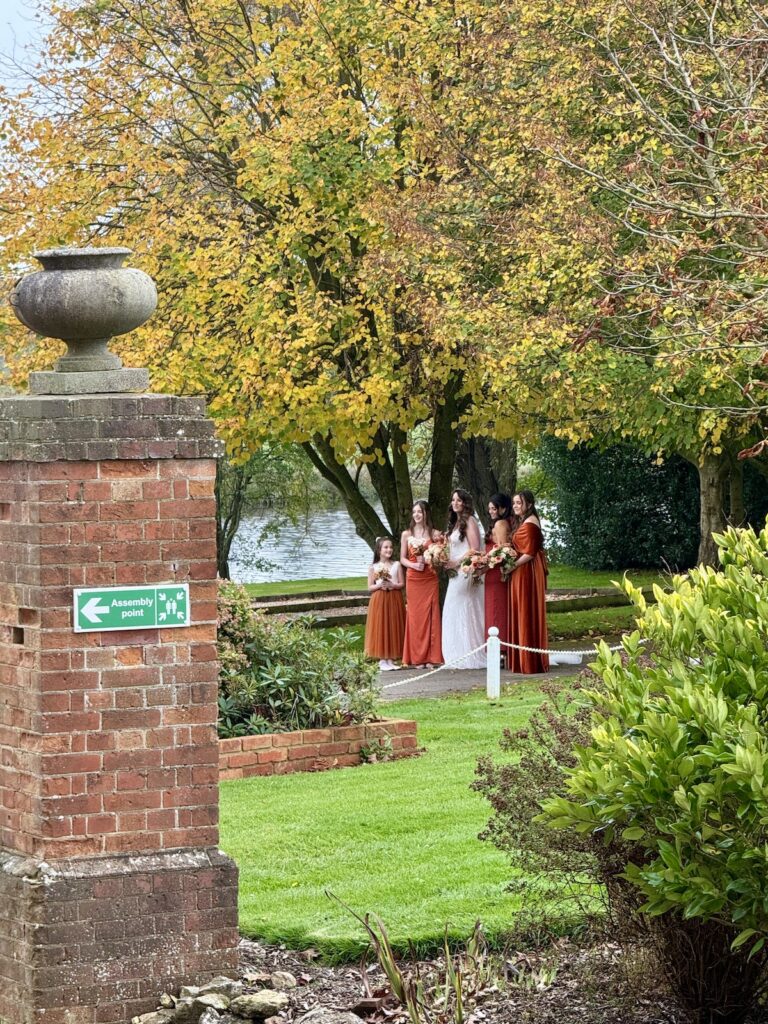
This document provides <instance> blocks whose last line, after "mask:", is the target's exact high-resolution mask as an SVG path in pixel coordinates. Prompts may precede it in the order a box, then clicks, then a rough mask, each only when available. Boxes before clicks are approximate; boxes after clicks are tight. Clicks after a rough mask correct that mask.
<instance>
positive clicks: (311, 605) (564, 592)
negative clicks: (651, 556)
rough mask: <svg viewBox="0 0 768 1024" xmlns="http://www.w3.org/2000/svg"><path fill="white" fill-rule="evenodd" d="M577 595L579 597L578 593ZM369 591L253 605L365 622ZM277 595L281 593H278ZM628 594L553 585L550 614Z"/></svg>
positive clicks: (613, 601)
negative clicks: (554, 586) (555, 586)
mask: <svg viewBox="0 0 768 1024" xmlns="http://www.w3.org/2000/svg"><path fill="white" fill-rule="evenodd" d="M643 594H644V595H645V597H646V599H650V600H653V591H652V589H651V588H650V587H644V588H643ZM574 595H576V596H574ZM369 596H370V595H369V594H368V593H367V592H366V591H349V592H347V593H346V594H345V593H343V592H341V591H331V592H326V593H323V594H320V595H317V596H313V595H302V596H298V595H297V596H289V595H285V596H284V598H283V599H282V600H281V601H280V603H278V601H277V600H274V599H273V600H270V601H269V602H267V603H262V602H261V601H260V600H259V601H254V602H253V607H254V608H256V609H258V610H260V611H263V612H265V613H266V614H267V615H290V616H292V617H295V616H298V615H313V616H317V618H318V620H319V622H318V623H316V624H317V625H320V624H325V622H326V620H333V624H337V623H338V624H339V625H341V624H344V625H353V624H356V623H359V622H365V611H364V610H363V609H366V608H367V607H368V601H369ZM274 597H275V598H277V597H278V595H274ZM628 603H629V602H628V601H627V598H626V597H625V595H624V594H622V593H620V592H619V591H617V590H614V589H612V588H609V587H601V588H592V589H591V590H590V589H586V588H582V589H576V588H573V589H565V588H562V587H561V588H553V589H552V590H551V591H548V594H547V614H548V615H558V614H561V613H563V612H575V611H585V610H587V609H589V608H617V607H620V606H621V605H625V604H628Z"/></svg>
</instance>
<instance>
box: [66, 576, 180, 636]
mask: <svg viewBox="0 0 768 1024" xmlns="http://www.w3.org/2000/svg"><path fill="white" fill-rule="evenodd" d="M74 612H75V614H74V621H75V632H76V633H89V632H94V631H97V630H99V631H102V632H106V631H108V630H114V629H152V628H154V627H158V626H159V627H161V628H163V629H167V628H168V627H169V626H188V625H189V584H188V583H166V584H162V585H159V586H146V587H94V588H90V589H83V588H78V589H77V590H75V592H74Z"/></svg>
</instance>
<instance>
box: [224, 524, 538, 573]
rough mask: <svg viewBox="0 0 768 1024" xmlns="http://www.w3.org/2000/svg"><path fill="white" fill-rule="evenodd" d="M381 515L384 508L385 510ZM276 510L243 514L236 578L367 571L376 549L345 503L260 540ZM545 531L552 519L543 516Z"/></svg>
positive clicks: (233, 561) (234, 558) (233, 560)
mask: <svg viewBox="0 0 768 1024" xmlns="http://www.w3.org/2000/svg"><path fill="white" fill-rule="evenodd" d="M379 514H380V515H381V511H380V510H379ZM273 521H274V516H273V515H272V514H268V515H265V514H264V513H261V514H256V515H251V516H247V517H243V520H242V522H241V524H240V529H239V531H238V534H237V537H236V538H235V541H234V543H233V545H232V553H231V557H230V560H229V565H230V571H231V573H232V579H233V580H237V582H238V583H272V582H275V581H277V580H310V579H319V578H321V577H330V578H331V579H333V578H337V577H342V576H364V575H365V573H366V572H367V571H368V565H369V564H370V561H371V549H370V548H369V547H368V545H367V544H366V543H365V541H363V540H361V539H360V538H359V537H358V535H357V534H356V533H355V528H354V526H353V525H352V520H351V519H350V518H349V515H348V514H347V512H346V511H345V510H344V509H333V510H330V511H324V512H316V513H315V514H314V515H313V517H312V519H311V520H309V521H308V522H307V523H305V522H303V521H302V522H300V523H299V524H298V525H296V526H294V525H293V524H292V523H290V522H287V521H286V523H285V525H284V526H283V527H282V528H281V530H280V531H279V533H278V534H277V535H276V536H268V537H266V538H264V539H263V540H261V541H259V537H260V536H261V532H262V530H263V528H264V527H265V526H266V525H267V524H268V523H270V522H273ZM542 526H543V527H544V531H545V534H546V535H547V536H551V531H550V524H549V523H548V522H547V520H546V518H545V517H544V516H542Z"/></svg>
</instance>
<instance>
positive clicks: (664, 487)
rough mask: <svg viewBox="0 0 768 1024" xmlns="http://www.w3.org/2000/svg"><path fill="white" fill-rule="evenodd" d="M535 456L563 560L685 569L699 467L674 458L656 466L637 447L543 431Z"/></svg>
mask: <svg viewBox="0 0 768 1024" xmlns="http://www.w3.org/2000/svg"><path fill="white" fill-rule="evenodd" d="M536 460H537V462H538V463H539V465H540V466H541V467H542V469H543V470H544V471H545V472H546V474H547V477H548V478H549V481H550V489H551V493H550V496H549V500H548V501H547V502H546V506H547V516H548V517H549V518H551V519H552V521H553V525H554V527H555V530H554V534H555V536H554V538H553V540H554V541H555V543H554V545H553V546H554V547H555V549H556V554H557V556H558V558H559V559H560V560H562V561H563V562H565V563H566V564H568V565H575V566H580V567H582V568H585V569H629V568H657V567H659V568H661V567H664V566H669V567H671V568H673V569H685V568H687V567H688V566H690V565H693V564H694V563H695V561H696V554H697V550H698V543H699V484H698V474H697V472H696V469H695V468H694V467H693V466H692V465H690V464H689V463H688V462H686V461H685V460H683V459H681V458H679V457H672V458H670V459H668V460H667V461H666V462H664V463H663V464H662V465H656V463H655V461H654V460H653V459H650V458H648V456H646V455H644V454H643V453H642V452H640V451H638V450H637V449H634V448H630V447H628V446H626V445H613V446H611V447H609V448H605V449H603V450H597V449H594V448H589V447H587V446H586V445H577V446H576V447H575V448H572V449H571V448H569V447H568V445H567V444H566V442H565V441H561V440H558V439H556V438H552V437H545V438H544V439H543V440H542V442H541V445H540V446H539V448H538V449H537V450H536Z"/></svg>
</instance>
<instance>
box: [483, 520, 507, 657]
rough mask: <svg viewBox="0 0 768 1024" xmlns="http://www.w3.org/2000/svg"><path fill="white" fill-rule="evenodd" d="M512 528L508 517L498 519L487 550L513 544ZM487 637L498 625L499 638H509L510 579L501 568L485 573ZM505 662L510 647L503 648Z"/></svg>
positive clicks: (504, 639) (486, 543)
mask: <svg viewBox="0 0 768 1024" xmlns="http://www.w3.org/2000/svg"><path fill="white" fill-rule="evenodd" d="M511 536H512V529H511V527H510V525H509V520H508V519H498V520H497V521H496V522H495V523H494V524H493V530H492V531H491V533H489V534H488V536H487V537H486V539H485V550H486V551H490V550H491V548H496V547H501V546H502V545H504V544H511V543H512V541H511V539H510V538H511ZM484 578H485V638H486V640H487V639H488V627H489V626H496V628H497V629H498V631H499V640H501V641H502V643H506V642H507V641H508V640H509V588H510V586H511V584H510V581H509V580H508V579H507V580H503V579H502V578H501V569H499V568H496V569H489V570H488V572H487V573H486V574H485V577H484ZM501 654H502V657H503V658H504V663H505V664H509V648H508V647H502V649H501Z"/></svg>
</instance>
